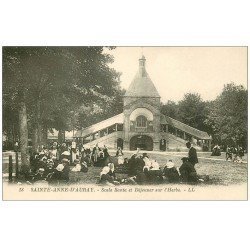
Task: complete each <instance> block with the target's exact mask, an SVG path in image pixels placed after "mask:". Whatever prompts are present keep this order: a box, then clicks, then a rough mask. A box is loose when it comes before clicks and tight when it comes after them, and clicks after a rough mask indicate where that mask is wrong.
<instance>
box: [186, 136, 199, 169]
mask: <svg viewBox="0 0 250 250" xmlns="http://www.w3.org/2000/svg"><path fill="white" fill-rule="evenodd" d="M186 146H187V148H188V149H189V151H188V161H189V162H190V163H191V164H193V166H195V164H196V163H198V157H197V152H196V149H195V148H194V147H193V146H192V145H191V142H189V141H188V142H187V143H186Z"/></svg>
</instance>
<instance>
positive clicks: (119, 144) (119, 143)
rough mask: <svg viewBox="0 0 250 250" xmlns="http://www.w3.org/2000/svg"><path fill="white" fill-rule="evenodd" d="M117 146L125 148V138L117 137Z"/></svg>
mask: <svg viewBox="0 0 250 250" xmlns="http://www.w3.org/2000/svg"><path fill="white" fill-rule="evenodd" d="M117 148H121V149H123V139H122V138H118V139H117Z"/></svg>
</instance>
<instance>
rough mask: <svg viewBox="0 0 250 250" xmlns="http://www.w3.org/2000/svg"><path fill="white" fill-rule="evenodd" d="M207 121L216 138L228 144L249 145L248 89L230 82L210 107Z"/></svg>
mask: <svg viewBox="0 0 250 250" xmlns="http://www.w3.org/2000/svg"><path fill="white" fill-rule="evenodd" d="M206 123H207V124H208V125H210V126H211V127H212V129H213V135H214V138H215V139H216V140H217V141H218V142H221V143H224V144H228V145H233V144H234V145H237V144H238V145H242V146H244V147H246V146H247V90H246V89H245V88H244V87H243V86H242V85H239V86H237V85H235V84H234V83H230V84H227V85H225V86H224V89H223V91H222V93H221V94H220V95H219V96H218V97H217V98H216V100H215V101H214V102H213V104H212V105H211V107H210V109H209V115H208V118H207V120H206Z"/></svg>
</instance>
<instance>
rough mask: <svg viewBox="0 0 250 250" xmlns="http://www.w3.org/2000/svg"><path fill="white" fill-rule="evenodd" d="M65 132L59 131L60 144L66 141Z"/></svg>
mask: <svg viewBox="0 0 250 250" xmlns="http://www.w3.org/2000/svg"><path fill="white" fill-rule="evenodd" d="M64 133H65V132H64V131H63V130H59V131H58V143H59V144H62V143H63V142H64V140H65V134H64Z"/></svg>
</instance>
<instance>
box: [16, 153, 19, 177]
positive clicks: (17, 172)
mask: <svg viewBox="0 0 250 250" xmlns="http://www.w3.org/2000/svg"><path fill="white" fill-rule="evenodd" d="M18 177H19V169H18V152H16V181H17V180H18Z"/></svg>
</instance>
